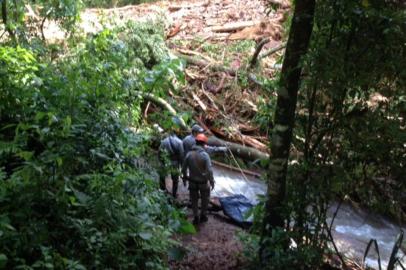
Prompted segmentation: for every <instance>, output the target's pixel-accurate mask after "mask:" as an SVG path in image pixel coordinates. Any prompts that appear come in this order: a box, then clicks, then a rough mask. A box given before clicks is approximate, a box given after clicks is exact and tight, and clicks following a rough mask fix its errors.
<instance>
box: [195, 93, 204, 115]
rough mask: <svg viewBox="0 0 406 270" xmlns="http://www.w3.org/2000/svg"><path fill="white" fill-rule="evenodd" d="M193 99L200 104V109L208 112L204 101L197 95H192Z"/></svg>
mask: <svg viewBox="0 0 406 270" xmlns="http://www.w3.org/2000/svg"><path fill="white" fill-rule="evenodd" d="M192 97H193V99H194V100H195V101H196V102H197V104H199V106H200V108H202V110H203V111H204V112H205V111H207V107H206V105H205V104H204V103H203V101H202V100H201V99H200V98H199V97H198V96H197V95H196V94H195V93H192Z"/></svg>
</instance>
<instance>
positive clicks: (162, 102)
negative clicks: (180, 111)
mask: <svg viewBox="0 0 406 270" xmlns="http://www.w3.org/2000/svg"><path fill="white" fill-rule="evenodd" d="M135 94H137V95H139V96H141V97H143V98H145V99H146V100H148V101H151V102H153V103H155V104H156V105H158V106H159V107H161V108H163V109H165V110H167V111H168V112H169V114H170V115H171V116H174V117H176V118H177V119H179V122H180V126H181V128H183V129H185V130H188V127H187V125H186V123H185V121H183V119H182V118H181V117H178V115H177V113H176V111H175V109H174V108H173V107H172V105H171V104H169V103H168V102H167V101H166V100H165V99H163V98H160V97H157V96H154V95H153V94H151V93H143V92H140V91H135Z"/></svg>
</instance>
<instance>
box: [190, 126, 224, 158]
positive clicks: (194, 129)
mask: <svg viewBox="0 0 406 270" xmlns="http://www.w3.org/2000/svg"><path fill="white" fill-rule="evenodd" d="M199 134H204V129H203V128H202V127H201V126H199V125H198V124H193V125H192V132H191V134H189V135H187V136H186V137H185V138H184V139H183V140H182V143H183V149H184V150H185V155H186V154H187V153H188V152H189V151H190V150H192V148H193V146H194V145H196V136H198V135H199ZM204 149H205V150H206V152H207V153H208V154H209V155H211V154H215V153H226V152H227V150H228V149H227V147H223V146H220V147H217V146H210V145H205V147H204Z"/></svg>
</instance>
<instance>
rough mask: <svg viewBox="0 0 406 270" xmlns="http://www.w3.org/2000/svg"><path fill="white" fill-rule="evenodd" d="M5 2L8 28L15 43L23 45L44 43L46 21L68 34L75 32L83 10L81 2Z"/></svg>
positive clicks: (65, 0)
mask: <svg viewBox="0 0 406 270" xmlns="http://www.w3.org/2000/svg"><path fill="white" fill-rule="evenodd" d="M4 1H6V5H7V9H6V17H7V27H8V28H9V29H10V31H11V32H12V33H13V35H14V40H13V42H15V43H19V44H21V45H29V44H30V45H34V44H35V43H38V42H40V43H42V42H43V41H44V40H43V38H44V36H43V30H44V29H43V27H44V22H45V21H46V20H49V21H52V22H54V23H56V25H57V26H59V27H60V28H61V30H63V31H66V32H67V33H71V32H73V31H74V30H75V24H76V22H77V21H78V20H79V17H80V11H81V10H82V8H83V4H82V1H81V0H62V1H61V0H25V1H7V0H4ZM29 9H30V10H31V13H30V12H28V10H29ZM3 23H4V14H3ZM11 38H12V37H11ZM41 41H42V42H41Z"/></svg>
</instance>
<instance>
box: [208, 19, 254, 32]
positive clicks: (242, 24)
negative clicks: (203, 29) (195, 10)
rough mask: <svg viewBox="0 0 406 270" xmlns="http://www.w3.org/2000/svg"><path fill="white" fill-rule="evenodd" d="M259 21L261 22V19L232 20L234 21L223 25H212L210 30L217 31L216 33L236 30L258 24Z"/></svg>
mask: <svg viewBox="0 0 406 270" xmlns="http://www.w3.org/2000/svg"><path fill="white" fill-rule="evenodd" d="M259 23H260V21H241V22H232V23H226V24H224V25H221V26H213V27H210V28H209V30H211V31H212V32H215V33H223V32H234V31H238V30H241V29H244V28H246V27H250V26H254V25H257V24H259Z"/></svg>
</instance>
